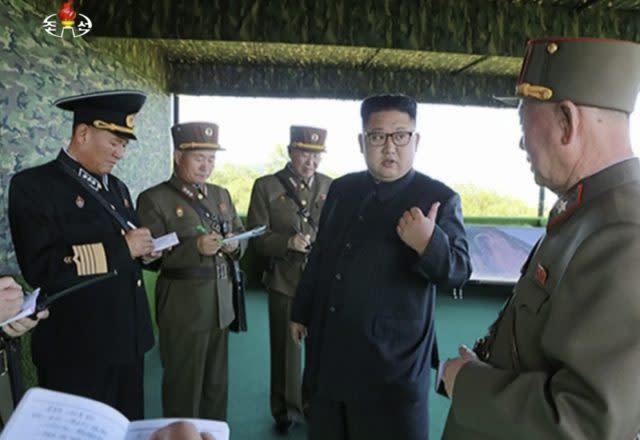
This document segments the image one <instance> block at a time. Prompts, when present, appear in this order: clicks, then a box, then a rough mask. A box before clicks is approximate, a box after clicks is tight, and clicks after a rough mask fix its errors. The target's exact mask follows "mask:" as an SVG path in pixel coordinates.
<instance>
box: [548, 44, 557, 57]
mask: <svg viewBox="0 0 640 440" xmlns="http://www.w3.org/2000/svg"><path fill="white" fill-rule="evenodd" d="M557 51H558V45H557V44H556V43H549V44H548V45H547V52H549V53H550V54H551V55H553V54H554V53H556V52H557Z"/></svg>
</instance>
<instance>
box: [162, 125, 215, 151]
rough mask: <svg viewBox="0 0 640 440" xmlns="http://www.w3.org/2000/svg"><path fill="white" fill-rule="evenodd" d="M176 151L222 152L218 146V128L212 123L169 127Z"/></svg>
mask: <svg viewBox="0 0 640 440" xmlns="http://www.w3.org/2000/svg"><path fill="white" fill-rule="evenodd" d="M171 135H172V137H173V147H174V148H175V149H176V150H184V151H191V150H224V148H222V147H221V146H220V144H218V126H217V125H216V124H214V123H212V122H186V123H184V124H176V125H174V126H173V127H171Z"/></svg>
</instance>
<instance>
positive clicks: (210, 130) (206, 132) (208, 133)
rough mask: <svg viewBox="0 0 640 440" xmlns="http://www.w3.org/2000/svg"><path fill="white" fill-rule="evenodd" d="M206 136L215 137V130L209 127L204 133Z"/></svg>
mask: <svg viewBox="0 0 640 440" xmlns="http://www.w3.org/2000/svg"><path fill="white" fill-rule="evenodd" d="M204 134H206V135H207V136H213V129H212V128H211V127H207V128H206V129H205V131H204Z"/></svg>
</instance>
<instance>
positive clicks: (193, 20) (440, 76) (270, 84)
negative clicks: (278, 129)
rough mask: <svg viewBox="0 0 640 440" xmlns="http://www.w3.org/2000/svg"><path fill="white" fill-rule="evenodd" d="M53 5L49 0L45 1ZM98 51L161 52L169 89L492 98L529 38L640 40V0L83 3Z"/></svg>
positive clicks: (466, 100)
mask: <svg viewBox="0 0 640 440" xmlns="http://www.w3.org/2000/svg"><path fill="white" fill-rule="evenodd" d="M51 4H52V7H57V6H55V4H57V0H56V1H54V0H51ZM74 4H75V7H76V9H77V10H78V11H80V12H82V13H85V14H87V15H89V16H90V17H91V18H92V20H93V22H94V29H93V30H92V33H91V36H92V37H91V38H92V39H93V40H94V41H95V43H96V44H101V45H104V46H106V47H109V46H112V47H114V48H120V49H119V50H122V48H126V46H127V43H126V42H127V41H131V40H130V39H132V38H135V39H136V40H135V43H136V47H138V48H139V47H140V46H142V47H147V48H148V50H153V51H155V52H157V53H158V54H159V56H162V57H164V60H165V61H166V65H167V70H168V72H167V75H166V76H167V78H168V79H167V84H166V87H167V88H168V91H170V92H174V93H190V94H223V95H250V96H322V97H336V98H361V97H363V96H365V95H367V94H369V93H372V92H379V91H385V90H390V91H403V92H405V93H409V94H412V95H415V96H417V97H418V98H419V99H420V100H422V101H428V102H452V103H457V104H481V105H496V103H495V101H493V100H491V96H492V95H495V94H506V93H510V92H511V90H512V88H513V83H514V80H515V77H516V76H517V73H518V70H519V65H520V56H521V53H522V49H523V47H524V43H525V42H526V40H527V39H529V38H532V37H539V36H551V35H554V36H589V37H608V38H622V39H628V40H632V41H640V0H457V1H454V0H269V1H267V0H206V1H205V0H183V1H179V2H176V1H171V0H135V1H134V0H121V1H118V2H116V1H110V0H79V1H76V2H75V3H74Z"/></svg>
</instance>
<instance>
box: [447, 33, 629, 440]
mask: <svg viewBox="0 0 640 440" xmlns="http://www.w3.org/2000/svg"><path fill="white" fill-rule="evenodd" d="M516 90H517V95H518V98H519V100H520V108H519V113H520V121H521V125H522V131H523V136H522V139H521V146H522V148H523V149H524V150H525V151H526V153H527V156H528V159H529V161H530V162H531V168H532V171H533V173H534V177H535V180H536V182H537V183H538V184H540V185H544V186H546V187H547V188H549V189H551V190H552V191H554V192H555V193H556V194H557V195H558V197H559V199H558V201H557V202H556V204H555V206H554V207H553V208H552V210H551V212H550V215H549V222H548V226H547V230H546V234H545V236H544V237H543V238H542V240H541V241H540V242H539V244H538V245H537V247H536V248H534V251H533V252H532V253H531V254H530V256H529V259H528V262H527V263H525V266H524V267H523V269H522V276H521V278H520V280H519V281H518V283H517V284H516V286H515V288H514V291H513V294H512V296H511V298H510V299H509V301H508V302H507V304H506V305H505V307H504V309H503V311H502V313H501V314H500V317H499V318H498V320H497V321H496V322H495V323H494V324H493V325H492V326H491V328H490V331H489V334H488V336H487V337H485V338H483V339H481V340H479V342H478V344H477V346H476V350H475V353H474V352H472V351H471V350H469V349H468V348H466V347H465V346H462V347H460V350H459V351H460V357H458V358H455V359H452V360H449V361H448V362H447V363H446V366H445V370H444V383H445V388H446V390H447V393H448V394H449V396H452V405H451V409H450V412H449V416H448V419H447V424H446V427H445V431H444V436H443V438H444V439H469V438H473V439H514V438H518V439H560V438H562V439H599V440H614V439H615V440H620V439H632V438H636V434H637V433H638V430H639V429H640V425H639V423H640V406H639V405H638V396H640V376H638V371H637V370H638V368H637V366H638V365H640V339H638V331H640V272H639V271H638V265H639V264H640V163H639V162H638V159H637V158H636V157H634V154H633V151H632V148H631V142H630V134H629V114H630V113H631V112H632V111H633V108H634V104H635V101H636V96H637V95H638V91H639V90H640V44H637V43H632V42H627V41H618V40H601V39H593V38H584V39H583V38H544V39H538V40H532V41H529V43H528V44H527V49H526V53H525V57H524V62H523V65H522V70H521V73H520V77H519V79H518V84H517V89H516Z"/></svg>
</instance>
